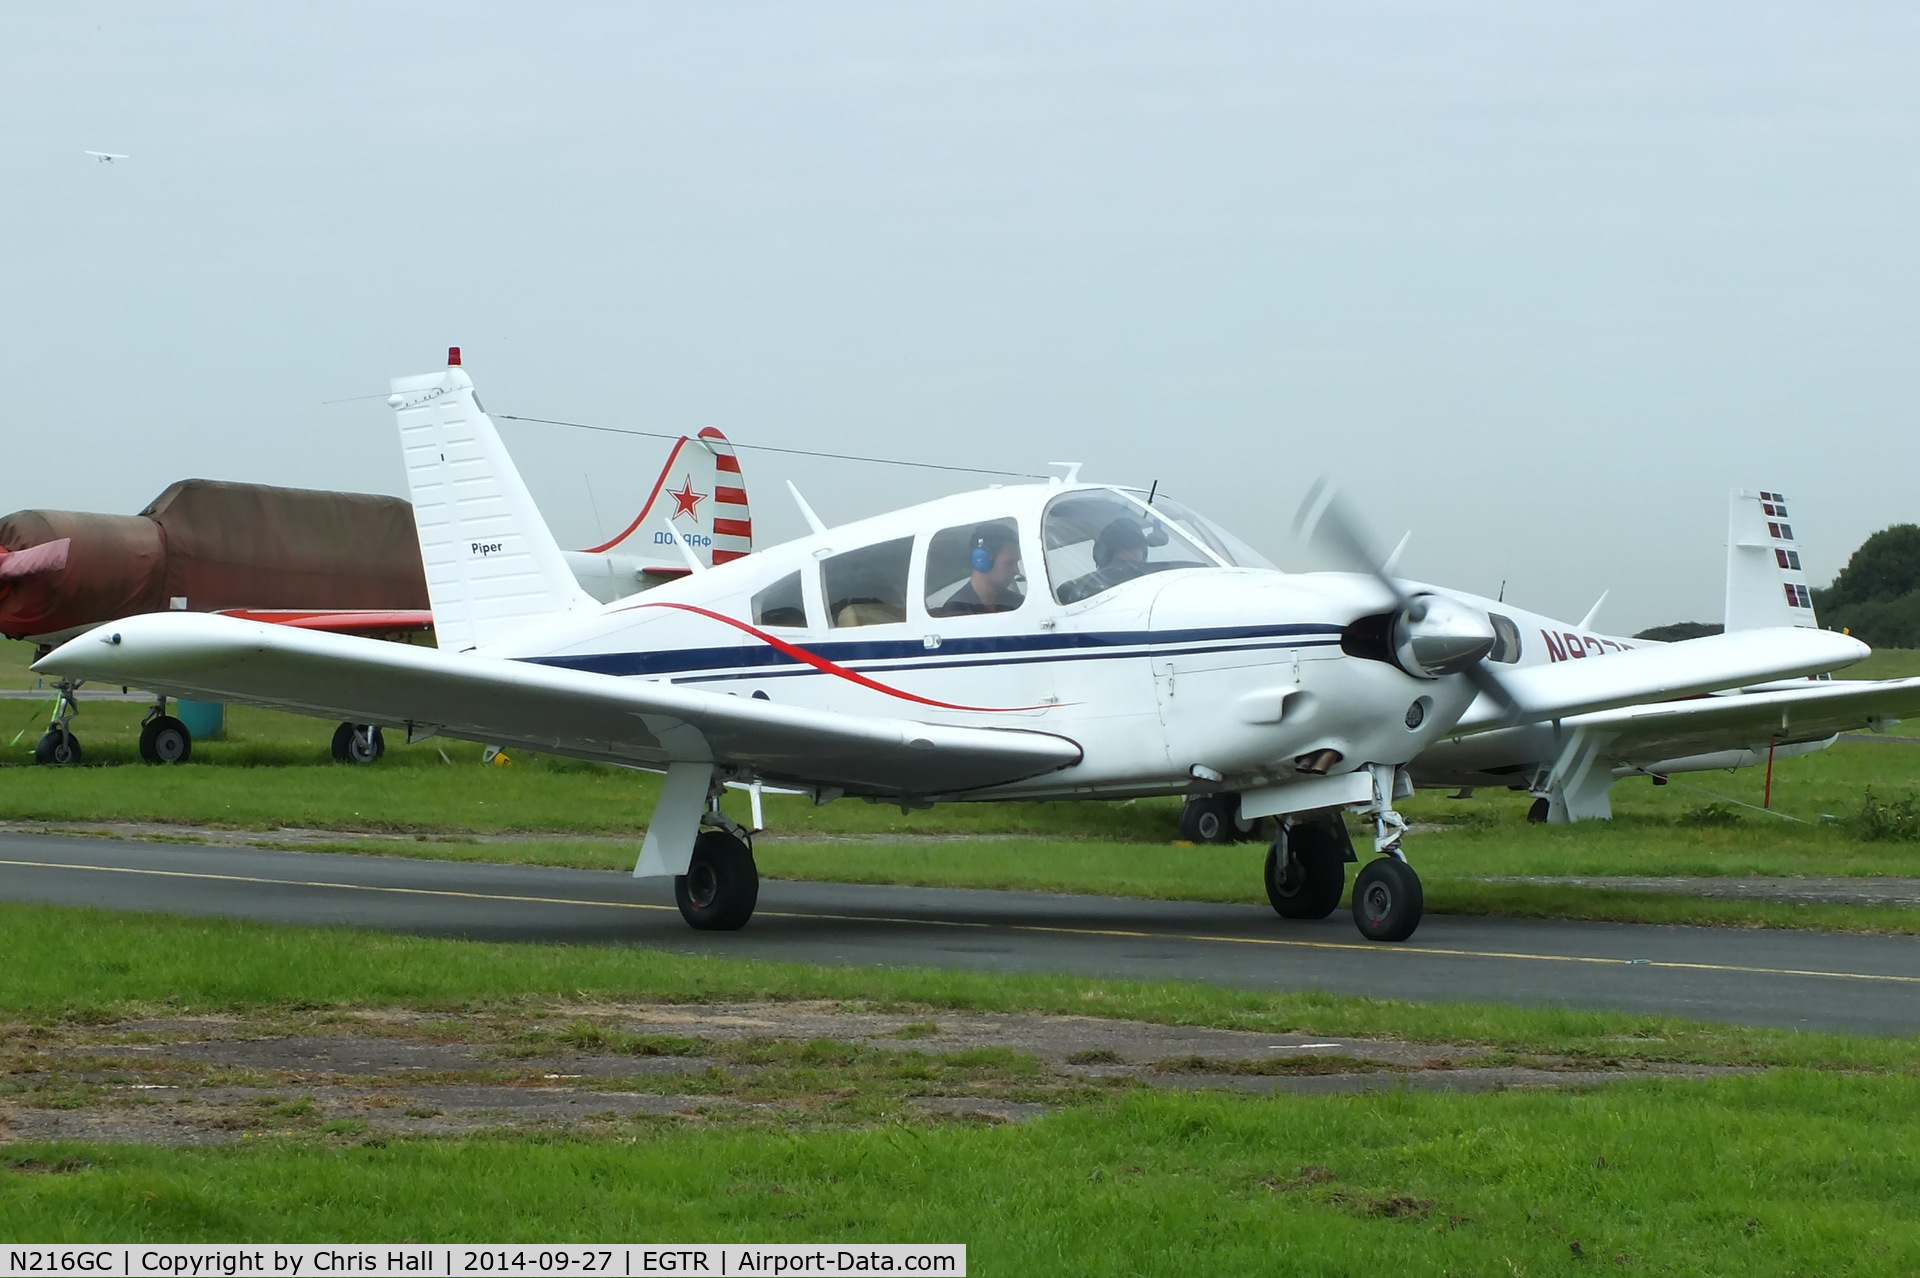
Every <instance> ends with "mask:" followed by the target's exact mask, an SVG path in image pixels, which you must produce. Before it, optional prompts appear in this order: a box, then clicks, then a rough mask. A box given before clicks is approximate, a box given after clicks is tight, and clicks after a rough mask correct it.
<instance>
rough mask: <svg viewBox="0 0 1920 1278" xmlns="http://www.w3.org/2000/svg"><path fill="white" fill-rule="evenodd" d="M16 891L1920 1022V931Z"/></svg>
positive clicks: (30, 856) (425, 885)
mask: <svg viewBox="0 0 1920 1278" xmlns="http://www.w3.org/2000/svg"><path fill="white" fill-rule="evenodd" d="M0 899H5V900H12V901H32V902H43V903H53V904H62V905H89V906H99V907H102V908H106V909H118V910H149V911H159V912H164V913H170V914H189V915H220V916H227V917H235V918H248V919H258V920H262V921H268V922H275V923H293V924H303V925H346V926H351V927H362V928H374V929H380V930H385V931H397V932H413V933H420V934H429V935H437V936H457V937H467V938H471V939H475V940H490V941H559V942H567V943H577V944H640V945H649V946H655V947H658V948H661V949H667V950H672V951H676V952H681V953H690V954H714V955H732V956H738V957H747V958H762V959H782V960H791V961H796V962H804V963H828V964H845V965H860V966H892V967H909V966H920V967H947V968H966V969H972V970H977V971H991V972H1057V973H1069V974H1073V975H1077V976H1092V977H1106V978H1118V979H1127V980H1146V981H1153V980H1182V981H1202V982H1207V983H1210V984H1216V985H1227V986H1236V987H1244V988H1249V989H1264V990H1325V991H1329V992H1332V993H1338V994H1357V995H1367V996H1370V997H1374V998H1392V999H1410V1000H1416V1001H1450V1002H1452V1001H1457V1002H1506V1003H1517V1004H1528V1005H1536V1006H1538V1005H1559V1006H1567V1007H1582V1008H1612V1009H1616V1010H1621V1011H1629V1012H1653V1013H1662V1014H1668V1015H1675V1016H1684V1017H1690V1018H1694V1019H1699V1020H1709V1021H1727V1022H1735V1023H1740V1024H1748V1025H1769V1026H1781V1027H1787V1028H1796V1029H1822V1030H1838V1031H1850V1032H1858V1033H1874V1034H1915V1033H1920V939H1916V938H1911V937H1889V936H1861V935H1848V934H1839V933H1827V932H1795V931H1777V930H1776V931H1759V930H1744V929H1732V928H1693V927H1653V926H1644V925H1637V924H1614V923H1583V922H1569V921H1557V920H1541V919H1488V918H1466V917H1458V916H1450V915H1441V914H1429V915H1428V916H1427V918H1426V920H1425V922H1424V923H1422V925H1421V927H1420V930H1419V932H1418V933H1417V934H1416V935H1415V936H1414V937H1413V939H1412V940H1411V941H1408V942H1406V943H1404V944H1400V945H1373V944H1368V943H1366V942H1364V941H1362V940H1361V939H1360V938H1359V936H1358V935H1357V934H1356V933H1355V931H1354V928H1353V923H1352V920H1351V918H1349V917H1348V916H1347V914H1346V913H1345V912H1344V911H1341V912H1338V913H1336V914H1335V915H1334V916H1333V917H1332V918H1330V919H1326V920H1324V921H1321V922H1317V923H1299V922H1289V921H1286V920H1283V919H1280V918H1278V917H1276V916H1275V915H1274V913H1273V912H1272V911H1271V910H1269V909H1267V908H1266V907H1264V906H1246V905H1207V904H1194V903H1190V902H1167V901H1141V900H1132V899H1122V898H1113V897H1092V896H1065V895H1051V894H1044V893H1031V892H989V891H975V890H961V889H948V888H914V887H886V886H872V885H861V884H845V883H801V882H791V881H779V880H767V881H764V882H763V883H762V884H761V889H760V908H759V911H758V913H756V914H755V915H754V918H753V921H752V923H750V924H749V925H748V926H747V927H746V928H745V929H744V930H743V931H740V932H735V933H699V932H694V931H691V930H690V929H689V928H687V926H686V925H685V924H684V923H683V922H682V921H681V919H680V915H679V912H678V911H677V910H676V909H675V908H674V906H673V900H672V891H671V888H670V886H669V885H668V884H667V883H665V882H664V881H657V880H656V881H637V880H634V879H632V878H629V877H628V876H626V875H623V874H615V873H608V872H605V871H595V870H568V869H555V868H549V867H544V866H521V865H493V864H479V863H474V862H462V861H423V860H409V859H404V858H399V857H375V856H347V855H334V854H326V853H312V852H281V851H272V850H267V849H261V848H243V847H209V846H198V845H182V844H169V843H152V842H139V841H133V840H123V839H101V838H84V837H71V836H63V835H32V834H6V835H0Z"/></svg>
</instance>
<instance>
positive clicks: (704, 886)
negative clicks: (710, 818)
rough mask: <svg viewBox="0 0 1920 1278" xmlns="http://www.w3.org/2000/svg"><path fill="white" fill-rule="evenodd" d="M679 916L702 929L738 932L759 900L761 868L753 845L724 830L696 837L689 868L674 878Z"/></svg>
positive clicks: (674, 894) (704, 833)
mask: <svg viewBox="0 0 1920 1278" xmlns="http://www.w3.org/2000/svg"><path fill="white" fill-rule="evenodd" d="M673 899H674V901H675V903H676V904H678V905H679V906H680V917H681V918H684V919H685V920H686V921H687V925H688V926H689V927H694V928H698V929H699V930H700V931H702V932H737V931H739V930H740V929H741V928H743V927H745V926H746V925H747V920H748V919H750V918H752V917H753V907H754V906H755V904H757V903H758V902H759V900H760V871H759V869H758V868H756V867H755V866H754V864H753V849H752V848H751V847H748V846H747V845H746V844H745V843H743V842H741V841H740V840H739V839H736V838H734V837H733V835H731V834H728V833H727V832H726V831H725V830H707V831H704V832H703V833H702V834H701V835H700V837H699V838H697V839H695V840H694V841H693V859H692V860H691V861H689V862H688V863H687V872H686V873H685V874H682V875H678V876H677V877H675V879H674V880H673Z"/></svg>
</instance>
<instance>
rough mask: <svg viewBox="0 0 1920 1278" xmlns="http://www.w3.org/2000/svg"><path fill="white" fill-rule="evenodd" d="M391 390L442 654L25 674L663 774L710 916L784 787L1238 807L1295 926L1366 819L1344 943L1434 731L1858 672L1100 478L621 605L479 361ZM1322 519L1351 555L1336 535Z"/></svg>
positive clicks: (210, 658)
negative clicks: (1599, 619) (1580, 626)
mask: <svg viewBox="0 0 1920 1278" xmlns="http://www.w3.org/2000/svg"><path fill="white" fill-rule="evenodd" d="M393 392H394V393H393V396H392V397H391V399H390V400H389V402H390V403H391V404H392V405H393V406H394V408H395V409H396V411H397V414H398V418H399V426H400V435H401V443H402V449H403V452H404V455H405V460H406V467H407V474H408V481H409V484H410V485H411V488H412V497H413V510H414V517H415V521H416V524H417V527H418V530H419V535H420V546H421V554H422V558H423V559H424V561H425V564H426V570H427V583H428V592H429V595H430V596H431V602H432V605H433V614H434V622H435V625H436V628H437V630H438V634H439V641H440V647H439V648H438V649H436V650H429V649H423V648H415V647H411V646H406V645H400V644H383V643H379V642H375V641H372V640H365V639H358V638H354V637H351V636H345V635H334V634H325V633H315V632H311V631H302V630H296V629H289V628H286V627H278V626H271V625H263V624H259V623H256V622H248V621H244V620H239V619H236V618H231V617H220V616H212V615H195V614H188V613H161V614H154V615H149V616H141V617H132V618H128V619H126V620H124V621H119V622H114V623H110V624H108V625H104V626H101V627H98V628H96V629H94V630H92V631H90V632H88V633H87V634H84V635H81V636H79V637H77V638H75V639H73V640H71V641H69V642H68V643H66V644H65V645H63V646H61V647H60V648H58V649H56V650H55V651H54V652H53V653H51V654H50V655H48V656H46V657H44V658H42V659H41V660H40V661H39V662H36V663H35V667H34V668H35V669H36V670H39V671H42V672H47V673H53V674H58V675H61V676H65V677H68V678H89V679H99V680H102V681H110V682H114V683H137V684H139V685H140V686H142V687H146V688H153V689H157V690H164V691H166V692H168V693H170V694H172V695H175V696H186V697H196V698H202V699H207V700H222V701H239V702H247V703H251V704H255V705H263V706H269V707H275V708H280V709H286V710H292V711H295V712H297V713H302V714H311V715H324V716H331V717H335V718H343V719H349V720H352V721H355V722H376V723H382V724H386V725H389V726H392V727H394V728H396V729H404V730H405V731H406V733H407V735H408V738H409V739H410V740H420V739H423V738H425V737H428V736H431V735H434V734H437V733H438V734H446V735H450V736H455V737H462V738H466V739H469V740H476V741H483V742H492V743H498V744H503V745H521V746H525V747H527V748H531V749H536V750H542V751H548V752H553V753H559V754H567V755H573V756H576V757H580V758H587V759H598V760H604V761H607V762H611V763H617V764H626V765H629V766H637V767H643V768H648V769H653V770H657V771H661V772H664V773H665V780H664V783H663V784H662V786H661V793H660V799H659V802H658V804H657V806H656V807H655V810H654V813H653V818H652V820H651V822H650V823H649V825H648V829H647V834H646V838H645V840H644V842H643V844H642V846H641V849H640V854H639V858H638V861H637V863H636V865H635V867H634V874H635V875H636V876H637V877H649V876H667V877H671V878H672V879H673V882H674V890H675V897H676V899H677V901H678V903H679V906H680V910H681V913H682V915H683V916H684V917H685V918H686V920H687V922H688V923H689V924H691V925H692V926H694V927H696V928H705V929H732V928H738V927H741V926H744V925H745V924H746V922H747V921H748V919H749V918H750V917H751V916H752V913H753V909H754V905H755V902H756V900H757V897H758V892H759V876H758V873H757V871H756V869H755V867H754V862H753V851H752V845H751V838H750V835H749V833H748V832H747V831H745V830H742V829H741V828H740V827H739V826H738V825H737V824H735V823H734V822H733V821H732V820H731V819H730V818H728V817H727V816H726V815H725V814H724V813H722V812H721V811H720V806H719V796H720V794H721V792H722V787H723V786H724V784H725V783H726V782H729V781H733V782H756V781H758V782H765V783H770V784H775V785H780V786H784V787H788V788H792V789H797V790H801V791H804V792H807V793H810V794H812V796H813V797H814V799H815V801H816V802H819V803H827V802H830V801H833V800H835V799H839V798H842V797H857V798H863V799H867V800H870V801H873V802H884V803H889V804H898V805H900V806H901V807H902V808H903V809H906V808H912V807H920V806H926V805H929V804H932V803H936V802H964V801H971V800H1007V799H1068V798H1072V799H1094V798H1114V799H1123V798H1129V797H1134V796H1143V795H1174V794H1191V793H1196V792H1216V791H1221V792H1226V791H1230V792H1233V793H1237V794H1238V795H1239V796H1240V808H1241V811H1242V812H1243V813H1246V814H1247V815H1249V816H1252V817H1260V816H1275V817H1281V818H1284V819H1283V820H1281V821H1279V822H1277V826H1278V831H1277V833H1276V835H1275V837H1274V840H1273V845H1272V847H1271V849H1270V850H1269V853H1268V856H1267V868H1266V885H1267V889H1268V895H1269V898H1270V899H1271V901H1272V903H1273V905H1274V908H1275V909H1276V910H1277V911H1278V912H1279V913H1280V914H1281V915H1283V916H1287V917H1295V918H1323V917H1325V916H1326V915H1328V914H1329V913H1331V912H1332V911H1333V909H1334V908H1335V907H1336V906H1337V905H1338V903H1339V900H1340V897H1341V895H1342V891H1343V888H1344V885H1345V874H1346V866H1345V863H1346V861H1348V860H1352V859H1355V854H1354V852H1353V849H1352V846H1351V843H1350V841H1349V840H1348V839H1347V836H1346V827H1345V825H1344V823H1343V822H1342V820H1341V817H1340V814H1341V812H1342V811H1343V810H1355V811H1359V812H1363V813H1365V814H1366V815H1367V816H1368V817H1369V818H1371V820H1372V821H1373V823H1374V829H1375V834H1376V838H1375V841H1374V845H1375V851H1376V852H1377V853H1379V855H1378V856H1377V857H1376V858H1375V859H1374V860H1372V861H1371V862H1370V863H1368V864H1367V865H1366V866H1365V867H1364V868H1362V869H1361V870H1360V871H1359V873H1358V876H1357V877H1356V879H1355V883H1354V893H1353V915H1354V921H1355V923H1356V925H1357V926H1358V927H1359V929H1360V931H1361V933H1362V934H1363V935H1364V936H1366V937H1368V938H1370V939H1374V940H1380V941H1397V940H1402V939H1404V938H1406V937H1407V936H1409V935H1411V934H1412V933H1413V930H1414V928H1415V927H1416V926H1417V925H1418V923H1419V921H1420V915H1421V910H1422V895H1421V889H1420V880H1419V878H1418V876H1417V875H1416V874H1415V873H1414V871H1413V869H1412V868H1411V867H1410V866H1409V865H1408V864H1407V863H1406V860H1405V857H1404V853H1403V850H1402V846H1401V843H1402V840H1401V834H1402V832H1403V830H1404V828H1405V822H1404V820H1403V819H1402V818H1401V817H1400V815H1399V814H1398V813H1397V812H1395V810H1394V807H1393V805H1394V801H1395V800H1396V799H1398V798H1402V797H1405V796H1406V795H1408V794H1410V793H1411V792H1412V778H1411V776H1410V774H1409V773H1408V771H1407V764H1408V763H1409V762H1410V761H1411V760H1413V759H1414V758H1415V757H1417V756H1418V755H1419V754H1420V753H1421V751H1423V750H1425V749H1427V748H1429V747H1430V746H1432V745H1433V744H1434V743H1435V742H1436V741H1438V740H1440V739H1441V738H1443V737H1444V736H1446V735H1448V734H1450V733H1453V732H1455V731H1457V730H1459V729H1460V728H1461V727H1462V726H1463V725H1464V726H1466V727H1469V728H1471V727H1491V726H1495V725H1497V724H1500V723H1503V722H1509V721H1511V722H1520V723H1534V722H1546V721H1551V720H1554V719H1561V720H1564V719H1566V718H1569V717H1571V716H1574V715H1579V714H1590V713H1596V712H1600V711H1604V710H1608V709H1611V708H1613V707H1617V706H1623V705H1632V704H1635V703H1640V702H1645V701H1649V700H1659V699H1666V698H1672V697H1678V696H1686V695H1690V694H1693V693H1703V692H1712V691H1716V690H1719V689H1724V688H1738V687H1743V686H1748V685H1752V684H1756V683H1760V682H1764V681H1767V680H1774V679H1789V678H1797V677H1800V676H1803V675H1809V674H1817V673H1820V672H1823V671H1827V670H1831V669H1834V668H1836V667H1839V666H1844V665H1847V664H1849V663H1851V662H1854V661H1858V660H1860V659H1861V658H1863V657H1864V656H1866V654H1867V648H1866V645H1864V644H1862V643H1860V642H1859V641H1857V640H1854V639H1851V638H1848V637H1846V636H1843V635H1836V634H1832V633H1829V632H1825V631H1819V630H1803V629H1795V628H1791V627H1788V628H1776V629H1769V630H1756V631H1747V632H1744V633H1740V634H1729V635H1720V636H1715V637H1711V638H1705V639H1697V640H1691V641H1688V642H1685V643H1676V644H1669V645H1664V646H1656V645H1646V646H1633V645H1628V644H1623V643H1619V642H1614V643H1612V644H1611V646H1609V645H1608V644H1606V643H1605V642H1601V643H1600V644H1599V650H1598V653H1596V654H1595V655H1594V656H1593V657H1592V658H1585V657H1583V658H1582V659H1580V660H1572V659H1569V660H1564V661H1553V662H1538V663H1535V664H1530V665H1529V664H1525V663H1523V662H1521V661H1520V660H1519V658H1520V656H1521V652H1520V650H1519V648H1518V647H1517V646H1516V643H1515V635H1514V629H1515V626H1516V624H1517V623H1512V622H1508V621H1506V620H1504V617H1505V616H1506V614H1504V613H1503V614H1501V615H1499V616H1493V615H1489V613H1488V612H1487V611H1485V610H1483V609H1482V608H1481V607H1480V606H1479V605H1478V604H1476V603H1473V602H1469V601H1468V600H1467V598H1466V597H1463V596H1456V595H1452V594H1449V593H1445V592H1441V591H1437V590H1429V589H1427V588H1424V587H1414V586H1410V585H1408V584H1407V583H1403V582H1399V581H1396V580H1394V579H1393V578H1391V577H1390V576H1388V575H1387V574H1386V573H1384V572H1379V571H1375V572H1373V573H1371V574H1365V573H1344V572H1330V573H1287V572H1281V571H1279V570H1277V569H1275V568H1273V567H1272V566H1271V565H1269V564H1267V563H1266V562H1265V561H1264V560H1261V559H1260V558H1259V557H1258V556H1257V555H1255V554H1254V553H1253V552H1251V551H1248V550H1247V549H1246V548H1245V547H1244V545H1243V544H1242V543H1241V542H1239V541H1238V540H1237V539H1235V538H1233V537H1232V536H1231V535H1229V534H1227V533H1225V532H1224V531H1222V530H1221V529H1219V528H1218V527H1217V526H1215V525H1214V524H1212V523H1210V522H1208V521H1207V520H1205V519H1203V518H1201V517H1200V516H1198V515H1196V514H1194V513H1193V512H1191V511H1189V510H1187V509H1186V508H1185V507H1182V506H1179V505H1177V504H1175V503H1173V502H1171V501H1169V500H1167V499H1165V498H1159V497H1157V496H1156V495H1154V494H1147V493H1140V492H1136V491H1133V490H1128V489H1122V488H1115V487H1108V486H1103V485H1095V484H1083V483H1079V482H1077V470H1078V468H1077V467H1075V468H1073V472H1072V473H1069V474H1068V475H1066V476H1065V477H1064V478H1061V479H1056V480H1054V481H1052V482H1050V483H1044V484H1028V485H1019V486H1010V487H1002V488H991V489H987V490H985V491H980V492H971V493H964V494H960V495H957V496H952V497H947V498H943V499H940V500H937V501H932V502H927V503H924V504H922V505H918V506H913V507H909V508H907V509H904V510H899V511H895V512H893V513H891V514H887V515H881V516H878V517H876V518H872V519H866V520H861V521H859V522H856V523H852V524H847V525H844V526H841V527H835V528H827V527H824V526H817V527H816V528H815V531H813V532H812V533H811V534H810V535H808V536H805V537H802V538H799V539H797V540H795V541H791V542H788V543H786V544H784V545H781V546H776V547H773V548H771V549H763V550H760V551H758V552H756V553H755V554H753V555H751V556H749V557H746V558H742V559H737V560H733V561H732V562H729V563H725V564H720V565H717V566H715V567H713V568H710V569H705V570H703V571H698V572H691V573H689V575H688V576H686V577H684V578H682V579H681V580H679V581H675V582H670V583H667V584H665V585H662V586H660V587H658V588H656V589H654V590H652V591H649V592H647V593H646V594H643V595H638V596H635V597H632V598H629V599H625V600H620V601H617V602H615V603H611V604H602V603H599V602H598V601H596V600H594V599H593V598H591V597H590V596H589V595H587V594H586V593H585V592H584V591H582V590H581V589H580V587H579V585H578V584H577V583H576V582H575V580H574V578H573V575H572V574H571V573H570V572H569V571H568V569H567V564H566V559H565V557H564V556H563V554H562V552H561V551H560V549H559V547H558V545H557V544H556V543H555V542H554V540H553V537H552V535H551V534H550V533H549V532H548V530H547V528H546V526H545V524H543V523H542V522H541V520H540V517H539V514H538V512H537V511H536V510H535V508H534V506H533V503H532V501H531V499H530V498H529V497H528V496H527V492H526V488H525V486H524V485H523V484H522V483H521V482H520V479H519V476H518V474H517V473H516V472H515V471H514V469H513V465H512V462H511V460H510V459H509V458H508V456H507V454H506V450H505V448H504V447H503V446H502V444H501V442H500V439H499V436H498V434H497V433H496V432H495V430H494V428H493V424H492V422H491V421H490V420H489V419H488V418H487V416H486V414H485V413H484V412H482V411H481V409H480V407H479V405H478V404H477V403H476V402H475V399H474V394H473V382H472V380H471V379H470V378H469V377H468V375H467V373H466V371H465V370H464V369H462V368H458V367H449V368H447V369H444V370H441V371H438V372H434V373H429V374H425V375H423V376H417V377H405V378H399V379H396V380H395V382H394V383H393ZM1150 498H1151V499H1152V500H1150ZM814 522H816V523H817V521H814ZM1320 527H1321V528H1322V530H1323V533H1324V535H1326V536H1328V537H1329V538H1331V539H1332V540H1333V541H1335V542H1336V543H1338V544H1341V545H1344V546H1347V547H1349V548H1350V549H1354V550H1356V551H1357V546H1355V545H1354V543H1355V541H1356V539H1355V538H1354V537H1353V536H1352V535H1351V533H1350V532H1349V531H1348V529H1347V528H1346V526H1345V525H1344V524H1343V523H1342V522H1341V521H1340V520H1339V519H1338V518H1323V519H1321V520H1320ZM1561 629H1566V628H1565V627H1561ZM1583 645H1584V640H1583ZM1536 655H1537V654H1536Z"/></svg>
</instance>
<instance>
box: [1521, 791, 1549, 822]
mask: <svg viewBox="0 0 1920 1278" xmlns="http://www.w3.org/2000/svg"><path fill="white" fill-rule="evenodd" d="M1552 810H1553V804H1552V803H1551V802H1550V801H1549V800H1547V799H1546V798H1544V797H1543V798H1538V799H1535V800H1534V801H1533V806H1531V807H1529V808H1528V809H1527V821H1528V823H1529V824H1531V825H1545V824H1546V823H1547V813H1548V812H1550V811H1552Z"/></svg>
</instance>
